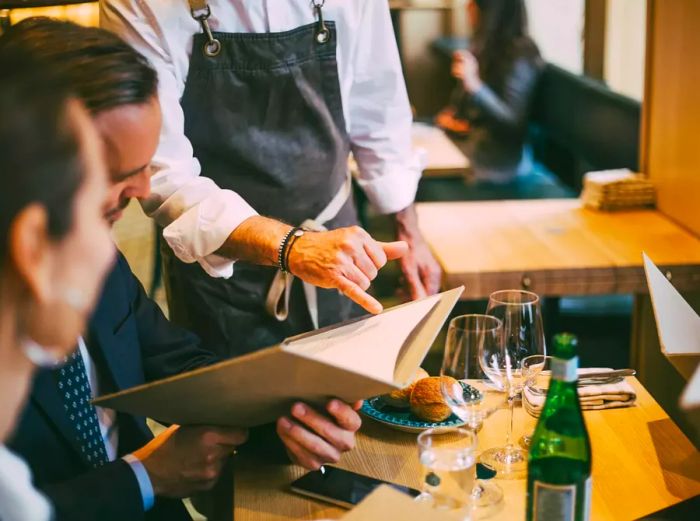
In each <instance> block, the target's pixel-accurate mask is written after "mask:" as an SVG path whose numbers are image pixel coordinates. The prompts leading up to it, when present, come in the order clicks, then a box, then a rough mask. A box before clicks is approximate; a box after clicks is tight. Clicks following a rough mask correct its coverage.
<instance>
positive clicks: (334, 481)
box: [291, 465, 420, 508]
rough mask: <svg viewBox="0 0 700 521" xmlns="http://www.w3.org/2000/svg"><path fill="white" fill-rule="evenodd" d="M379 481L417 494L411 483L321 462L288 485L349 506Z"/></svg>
mask: <svg viewBox="0 0 700 521" xmlns="http://www.w3.org/2000/svg"><path fill="white" fill-rule="evenodd" d="M380 485H389V486H390V487H392V488H394V489H396V490H398V491H399V492H403V493H404V494H408V495H409V496H411V497H416V496H418V495H419V494H420V491H418V490H416V489H414V488H411V487H405V486H403V485H397V484H396V483H389V482H387V481H382V480H381V479H376V478H371V477H369V476H363V475H362V474H357V473H355V472H351V471H349V470H343V469H340V468H338V467H331V466H329V465H324V466H323V467H321V469H320V470H316V471H314V472H309V473H308V474H305V475H303V476H302V477H300V478H299V479H297V480H296V481H294V482H293V483H292V485H291V488H292V491H294V492H296V493H298V494H303V495H305V496H309V497H312V498H314V499H320V500H322V501H326V502H328V503H333V504H334V505H338V506H340V507H343V508H352V507H353V506H355V505H357V504H358V503H359V502H360V501H362V500H363V499H364V498H365V497H366V496H368V495H369V494H370V493H371V492H372V491H373V490H374V489H375V488H377V487H378V486H380Z"/></svg>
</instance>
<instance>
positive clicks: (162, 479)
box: [134, 427, 248, 498]
mask: <svg viewBox="0 0 700 521" xmlns="http://www.w3.org/2000/svg"><path fill="white" fill-rule="evenodd" d="M247 439H248V431H247V430H246V429H234V428H224V427H178V428H171V429H168V430H167V431H165V432H164V433H163V434H162V435H160V436H158V437H156V438H155V439H154V440H153V441H151V442H150V443H149V444H148V445H146V446H145V447H143V448H142V449H139V450H138V451H136V452H135V453H134V456H136V457H137V458H139V459H140V460H141V462H142V463H143V466H144V467H146V471H148V477H149V478H150V479H151V484H152V485H153V492H154V493H155V495H156V496H165V497H173V498H183V497H188V496H191V495H192V494H194V493H196V492H202V491H205V490H210V489H211V488H212V487H213V486H214V485H215V484H216V481H217V480H218V479H219V474H220V473H221V468H222V467H223V464H224V461H225V460H226V458H227V457H228V456H229V455H231V454H233V452H234V451H235V450H236V447H238V446H239V445H242V444H243V443H245V441H246V440H247Z"/></svg>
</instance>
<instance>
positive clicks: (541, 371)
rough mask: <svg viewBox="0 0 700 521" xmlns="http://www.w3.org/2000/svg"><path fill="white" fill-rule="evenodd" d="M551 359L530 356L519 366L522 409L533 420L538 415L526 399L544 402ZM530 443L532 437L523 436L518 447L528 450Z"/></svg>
mask: <svg viewBox="0 0 700 521" xmlns="http://www.w3.org/2000/svg"><path fill="white" fill-rule="evenodd" d="M551 359H552V357H550V356H547V355H531V356H528V357H527V358H524V359H523V361H522V364H521V365H522V371H523V381H524V382H525V386H524V387H523V397H522V401H523V409H525V411H526V412H527V413H528V414H529V415H530V416H534V417H535V419H536V418H537V415H538V414H536V413H535V411H534V410H533V409H532V405H530V402H529V401H528V399H527V397H528V396H534V397H539V399H540V400H541V401H544V398H545V397H546V395H547V389H548V388H549V380H550V378H551V370H550V362H551ZM533 430H534V429H533ZM531 441H532V435H531V434H530V433H527V434H523V436H522V437H521V438H520V445H521V446H522V447H524V448H526V449H529V448H530V442H531Z"/></svg>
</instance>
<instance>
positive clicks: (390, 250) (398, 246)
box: [379, 241, 408, 261]
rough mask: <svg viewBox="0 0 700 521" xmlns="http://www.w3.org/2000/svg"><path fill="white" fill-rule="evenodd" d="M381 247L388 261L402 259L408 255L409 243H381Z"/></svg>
mask: <svg viewBox="0 0 700 521" xmlns="http://www.w3.org/2000/svg"><path fill="white" fill-rule="evenodd" d="M379 245H380V246H381V247H382V249H383V250H384V254H385V255H386V260H388V261H390V260H395V259H400V258H401V257H403V256H404V255H406V254H407V253H408V243H407V242H405V241H395V242H380V243H379Z"/></svg>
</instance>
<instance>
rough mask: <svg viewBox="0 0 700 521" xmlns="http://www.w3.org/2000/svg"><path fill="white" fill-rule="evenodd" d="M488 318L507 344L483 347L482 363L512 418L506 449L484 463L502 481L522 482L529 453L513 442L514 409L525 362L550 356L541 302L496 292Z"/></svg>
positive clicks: (528, 295)
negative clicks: (500, 325)
mask: <svg viewBox="0 0 700 521" xmlns="http://www.w3.org/2000/svg"><path fill="white" fill-rule="evenodd" d="M486 314H487V315H491V316H493V317H496V318H498V319H499V320H500V321H501V322H502V323H503V342H502V343H501V344H495V343H484V344H482V345H481V346H480V352H479V363H480V364H481V368H482V369H483V371H484V373H486V376H488V378H489V380H491V382H493V384H494V385H496V387H497V388H498V389H500V390H501V391H502V392H505V393H506V395H507V396H508V406H509V407H508V408H509V415H510V417H509V421H508V426H507V429H506V431H507V432H506V444H505V446H504V447H497V448H493V449H489V450H487V451H485V452H484V453H482V454H481V461H482V463H484V464H485V465H488V466H490V467H492V468H493V469H495V470H496V472H497V473H498V474H497V476H498V477H500V478H520V477H522V476H523V475H524V473H525V471H526V468H527V451H525V450H523V449H522V448H520V447H517V446H515V445H514V444H513V441H512V436H513V407H514V404H515V398H516V397H517V395H518V394H519V393H520V392H521V391H522V388H523V384H524V377H523V371H522V365H521V364H522V361H523V359H525V358H526V357H528V356H531V355H538V354H539V355H544V354H546V346H545V341H544V330H543V327H542V310H541V308H540V299H539V297H538V296H537V295H535V294H534V293H531V292H529V291H522V290H505V291H496V292H495V293H492V294H491V296H490V297H489V304H488V308H487V310H486Z"/></svg>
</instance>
